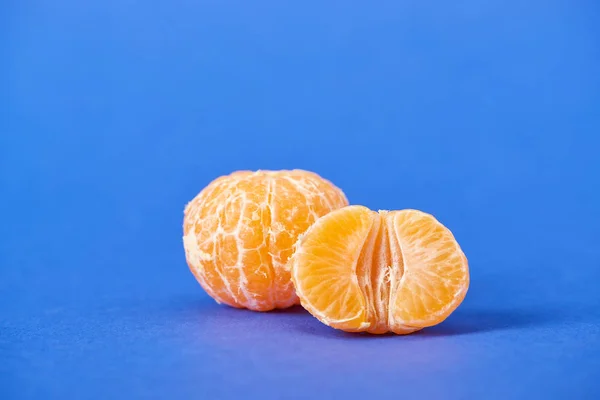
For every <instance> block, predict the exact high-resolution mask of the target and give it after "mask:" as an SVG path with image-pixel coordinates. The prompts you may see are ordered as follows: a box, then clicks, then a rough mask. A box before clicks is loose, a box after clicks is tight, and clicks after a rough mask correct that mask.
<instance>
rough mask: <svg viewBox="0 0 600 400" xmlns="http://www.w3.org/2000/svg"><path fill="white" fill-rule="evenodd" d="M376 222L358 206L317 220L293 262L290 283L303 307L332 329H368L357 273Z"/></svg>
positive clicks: (368, 211) (364, 304)
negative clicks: (364, 245) (359, 261)
mask: <svg viewBox="0 0 600 400" xmlns="http://www.w3.org/2000/svg"><path fill="white" fill-rule="evenodd" d="M374 220H375V218H374V216H373V213H372V211H370V210H368V209H366V208H364V207H360V206H351V207H346V208H344V209H343V210H340V211H339V212H337V213H336V215H335V217H334V218H321V219H319V220H318V221H317V223H315V224H314V225H313V226H312V227H311V228H310V229H309V231H308V232H307V233H306V235H305V236H304V238H303V239H301V240H300V242H299V248H298V250H297V251H296V254H295V255H294V257H293V258H292V261H291V263H292V269H293V271H294V272H293V276H292V280H293V282H294V284H295V287H296V293H297V294H298V296H299V297H300V299H301V301H302V305H303V306H304V307H305V308H307V309H308V310H309V311H311V312H312V313H313V314H315V315H318V316H319V317H320V319H321V321H323V322H325V323H326V324H328V325H330V326H333V327H336V328H339V329H343V330H348V331H353V330H360V329H363V328H364V327H365V326H368V325H369V323H368V321H367V319H366V314H367V312H366V310H365V307H366V301H365V297H364V296H363V294H362V292H361V287H360V283H359V281H358V279H357V274H356V272H357V271H356V270H357V261H358V259H359V255H360V253H361V250H362V247H363V244H364V243H365V241H366V239H367V236H368V235H369V232H370V231H371V227H372V226H373V223H374Z"/></svg>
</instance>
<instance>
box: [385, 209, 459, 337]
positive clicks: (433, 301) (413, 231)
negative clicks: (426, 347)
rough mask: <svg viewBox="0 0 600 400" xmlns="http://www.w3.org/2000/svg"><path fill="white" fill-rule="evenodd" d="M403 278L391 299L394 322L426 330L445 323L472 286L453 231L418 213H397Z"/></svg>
mask: <svg viewBox="0 0 600 400" xmlns="http://www.w3.org/2000/svg"><path fill="white" fill-rule="evenodd" d="M394 227H395V228H396V231H395V234H396V235H397V237H398V241H399V242H400V246H401V247H402V254H403V257H404V276H403V277H402V279H401V280H400V282H398V287H397V289H396V290H395V291H394V292H395V293H394V297H393V299H392V300H391V304H392V309H393V311H392V312H391V315H392V316H393V319H394V321H395V322H397V323H400V324H404V325H410V326H414V327H419V328H422V327H427V326H432V325H436V324H438V323H440V322H442V321H443V320H444V319H446V318H447V317H448V315H450V313H451V312H452V311H454V309H455V308H456V307H457V306H458V305H459V304H460V303H461V302H462V301H463V299H464V297H465V294H466V292H467V288H468V286H469V273H468V267H467V260H466V257H465V256H464V254H463V252H462V250H461V249H460V247H459V246H458V243H457V242H456V240H455V239H454V236H453V235H452V232H450V230H449V229H447V228H446V227H445V226H443V225H442V224H440V223H439V222H438V221H437V220H436V219H435V218H434V217H433V216H431V215H429V214H425V213H423V212H421V211H416V210H403V211H398V212H397V213H395V216H394Z"/></svg>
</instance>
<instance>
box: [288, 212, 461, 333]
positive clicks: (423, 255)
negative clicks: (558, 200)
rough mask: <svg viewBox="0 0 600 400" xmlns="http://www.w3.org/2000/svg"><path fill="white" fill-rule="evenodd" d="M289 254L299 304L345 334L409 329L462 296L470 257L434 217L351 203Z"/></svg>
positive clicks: (445, 311)
mask: <svg viewBox="0 0 600 400" xmlns="http://www.w3.org/2000/svg"><path fill="white" fill-rule="evenodd" d="M296 247H297V248H296V252H295V254H294V256H293V257H292V258H291V259H290V261H289V263H290V269H291V271H292V281H293V283H294V286H295V288H296V293H297V295H298V296H299V297H300V301H301V303H302V306H303V307H304V308H306V309H307V310H308V311H309V312H310V313H311V314H312V315H314V316H315V317H316V318H318V319H319V320H320V321H321V322H323V323H325V324H327V325H329V326H331V327H334V328H337V329H341V330H344V331H349V332H365V331H366V332H370V333H375V334H380V333H386V332H394V333H397V334H407V333H411V332H415V331H418V330H420V329H422V328H425V327H428V326H433V325H436V324H438V323H440V322H442V321H443V320H444V319H446V318H447V317H448V316H449V315H450V314H451V313H452V312H453V311H454V310H455V309H456V307H458V305H459V304H460V303H461V302H462V301H463V299H464V297H465V295H466V293H467V289H468V287H469V267H468V263H467V258H466V257H465V255H464V253H463V252H462V250H461V248H460V246H459V245H458V243H457V242H456V240H455V239H454V236H453V235H452V233H451V232H450V230H448V229H447V228H446V227H444V226H443V225H442V224H441V223H440V222H438V221H437V220H436V219H435V218H434V217H433V216H431V215H429V214H426V213H423V212H421V211H416V210H402V211H380V212H375V211H371V210H369V209H368V208H366V207H362V206H349V207H344V208H342V209H339V210H336V211H333V212H331V213H329V214H327V215H326V216H324V217H322V218H320V219H319V220H318V221H317V222H316V223H315V224H314V225H312V227H311V228H310V229H308V231H307V232H306V234H305V235H303V236H302V238H301V239H300V240H299V242H298V244H297V246H296Z"/></svg>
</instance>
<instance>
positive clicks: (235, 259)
mask: <svg viewBox="0 0 600 400" xmlns="http://www.w3.org/2000/svg"><path fill="white" fill-rule="evenodd" d="M347 204H348V200H347V199H346V196H345V195H344V193H343V192H342V191H341V190H340V189H339V188H337V187H336V186H334V185H333V184H332V183H331V182H329V181H327V180H325V179H323V178H321V177H320V176H318V175H317V174H315V173H312V172H308V171H302V170H293V171H256V172H250V171H238V172H234V173H232V174H231V175H227V176H222V177H220V178H217V179H215V180H214V181H213V182H211V183H210V184H209V185H208V186H207V187H206V188H204V189H203V190H202V191H201V192H200V193H199V194H198V195H197V196H196V197H195V198H194V199H193V200H192V201H191V202H190V203H189V204H188V205H187V206H186V207H185V213H184V214H185V215H184V222H183V233H184V236H183V244H184V248H185V254H186V259H187V263H188V266H189V268H190V270H191V271H192V273H193V274H194V276H195V277H196V279H197V280H198V282H199V283H200V285H201V286H202V287H203V288H204V290H206V292H207V293H208V294H209V295H210V296H211V297H212V298H213V299H215V300H216V301H217V302H218V303H225V304H228V305H230V306H232V307H237V308H248V309H251V310H256V311H268V310H272V309H275V308H286V307H290V306H292V305H294V304H298V297H297V296H296V294H295V292H294V287H293V285H292V283H291V280H290V271H289V270H288V269H286V262H287V260H288V259H289V257H290V256H291V255H292V252H293V246H294V243H295V242H296V241H297V239H298V236H299V235H300V234H302V233H304V232H305V231H306V229H307V228H308V227H309V226H311V225H312V224H313V223H314V222H315V221H316V220H317V219H318V218H319V217H321V216H323V215H325V214H327V213H328V212H330V211H332V210H334V209H337V208H340V207H343V206H346V205H347Z"/></svg>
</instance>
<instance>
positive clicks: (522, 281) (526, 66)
mask: <svg viewBox="0 0 600 400" xmlns="http://www.w3.org/2000/svg"><path fill="white" fill-rule="evenodd" d="M291 3H298V4H291ZM363 3H364V4H359V2H352V3H350V2H341V1H340V2H316V1H315V2H311V1H308V2H275V1H268V2H263V1H239V2H232V1H199V2H196V1H188V0H171V1H154V2H142V1H133V0H103V1H99V0H98V1H66V0H65V1H8V2H6V1H5V2H2V5H1V6H0V16H1V21H2V22H1V24H0V26H1V30H0V32H1V36H0V37H1V41H0V49H1V51H2V53H1V54H2V57H1V59H2V62H1V64H0V68H1V77H2V86H1V87H2V90H1V94H2V95H1V96H0V98H1V99H2V103H3V106H2V109H3V112H2V114H1V121H2V125H1V128H2V129H1V131H0V132H1V136H0V183H1V186H0V190H1V192H0V204H1V215H2V217H1V220H0V301H1V303H0V397H1V398H3V399H21V398H23V399H42V398H44V399H51V398H57V399H65V398H78V399H108V398H124V399H125V398H200V399H230V398H231V399H233V398H262V399H271V398H273V399H276V398H286V399H287V398H289V399H296V398H297V399H306V398H342V397H348V398H351V397H357V398H359V397H362V398H375V397H376V396H379V397H382V398H402V397H417V396H418V397H424V398H464V399H481V398H489V399H506V398H529V397H532V398H545V399H549V398H569V399H598V398H599V397H600V307H599V306H600V290H599V289H600V284H599V282H600V247H599V246H598V241H599V239H600V218H599V213H598V204H599V203H600V185H599V184H600V178H599V177H600V167H599V164H600V163H599V161H598V152H599V150H600V138H599V134H600V28H599V27H598V21H599V20H600V6H599V5H598V3H597V2H594V1H566V0H565V1H554V0H550V1H517V0H515V1H500V0H498V1H487V2H486V1H475V0H473V1H457V2H443V1H437V2H419V1H388V2H381V3H380V2H363ZM450 3H452V4H450ZM259 168H261V169H280V168H304V169H309V170H314V171H316V172H318V173H319V174H321V175H323V176H324V177H326V178H328V179H331V180H332V181H333V182H335V183H336V184H337V185H338V186H340V187H341V188H343V189H344V190H345V192H346V194H347V195H348V197H349V199H350V201H351V202H352V203H355V204H364V205H366V206H369V207H371V208H374V209H398V208H408V207H411V208H418V209H422V210H424V211H427V212H431V213H433V214H435V215H436V216H437V217H438V218H439V219H440V220H441V221H442V222H443V223H444V224H446V225H447V226H448V227H450V228H451V229H452V230H453V231H454V233H455V235H456V237H457V239H458V240H459V242H460V243H461V245H462V247H463V249H464V251H465V253H466V254H467V256H468V257H469V260H470V266H471V279H472V283H471V289H470V291H469V293H468V295H467V298H466V300H465V302H464V303H463V305H462V306H461V307H460V308H459V309H458V310H457V311H456V312H455V314H453V315H452V316H451V317H450V318H449V319H448V320H447V321H446V322H444V323H443V324H441V325H439V326H437V327H435V328H431V329H428V330H426V331H424V332H422V333H418V334H415V335H412V336H408V337H394V336H384V337H368V336H367V337H365V336H356V335H349V334H345V333H342V332H338V331H334V330H332V329H329V328H328V327H326V326H324V325H321V324H320V323H319V322H318V321H317V320H316V319H314V318H312V317H311V316H310V315H308V314H307V313H305V312H304V311H303V310H302V309H298V308H296V309H292V310H290V311H284V312H274V313H267V314H258V313H252V312H248V311H240V310H233V309H229V308H226V307H221V306H218V305H217V304H215V303H214V302H213V301H212V300H211V299H210V298H209V297H208V296H207V295H206V294H205V293H204V292H203V291H202V289H201V288H200V286H199V285H198V284H197V283H196V281H195V280H194V278H193V276H192V275H191V273H190V272H189V270H188V268H187V266H186V264H185V260H184V254H183V249H182V241H181V235H182V232H181V224H182V216H183V213H182V210H183V206H184V205H185V203H186V202H187V201H189V200H190V199H191V198H192V197H193V196H194V195H195V194H196V193H197V192H198V191H199V190H200V189H201V188H202V187H203V186H205V185H206V184H207V183H208V182H209V181H210V180H212V179H213V178H215V177H217V176H219V175H222V174H226V173H229V172H231V171H233V170H236V169H259Z"/></svg>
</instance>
